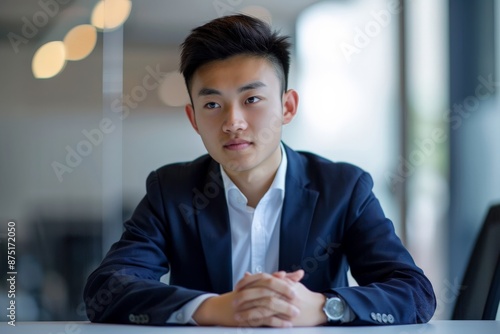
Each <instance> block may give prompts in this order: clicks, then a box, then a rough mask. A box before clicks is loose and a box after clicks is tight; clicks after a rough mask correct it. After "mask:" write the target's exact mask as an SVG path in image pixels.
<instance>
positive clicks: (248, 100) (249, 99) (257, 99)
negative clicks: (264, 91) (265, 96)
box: [245, 96, 260, 104]
mask: <svg viewBox="0 0 500 334" xmlns="http://www.w3.org/2000/svg"><path fill="white" fill-rule="evenodd" d="M259 101H260V98H258V97H257V96H251V97H249V98H248V99H247V100H246V101H245V103H249V104H253V103H257V102H259Z"/></svg>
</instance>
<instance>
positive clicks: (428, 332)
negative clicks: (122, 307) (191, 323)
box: [0, 320, 500, 334]
mask: <svg viewBox="0 0 500 334" xmlns="http://www.w3.org/2000/svg"><path fill="white" fill-rule="evenodd" d="M0 333H2V334H16V333H23V334H31V333H33V334H35V333H36V334H96V333H99V334H101V333H103V334H106V333H119V334H137V333H141V334H149V333H162V334H165V333H167V334H201V333H203V334H262V333H273V334H280V333H290V334H324V333H335V334H354V333H362V334H423V333H425V334H461V333H463V334H499V333H500V321H451V320H436V321H431V322H430V323H428V324H422V325H404V326H369V327H308V328H289V329H288V328H287V329H276V328H225V327H170V326H169V327H152V326H136V325H103V324H91V323H88V322H16V326H15V327H12V326H9V325H8V324H7V323H6V322H2V323H0Z"/></svg>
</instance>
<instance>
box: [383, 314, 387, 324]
mask: <svg viewBox="0 0 500 334" xmlns="http://www.w3.org/2000/svg"><path fill="white" fill-rule="evenodd" d="M382 322H383V323H384V324H386V323H387V314H385V313H384V314H382Z"/></svg>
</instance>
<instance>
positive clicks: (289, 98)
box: [283, 89, 299, 124]
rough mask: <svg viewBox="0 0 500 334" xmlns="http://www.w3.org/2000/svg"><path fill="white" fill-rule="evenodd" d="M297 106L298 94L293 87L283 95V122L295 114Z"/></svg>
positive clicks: (288, 120)
mask: <svg viewBox="0 0 500 334" xmlns="http://www.w3.org/2000/svg"><path fill="white" fill-rule="evenodd" d="M298 107H299V94H298V93H297V92H296V91H295V90H294V89H289V90H287V91H286V92H285V94H284V95H283V124H288V123H290V122H291V121H292V119H293V118H294V117H295V115H296V114H297V108H298Z"/></svg>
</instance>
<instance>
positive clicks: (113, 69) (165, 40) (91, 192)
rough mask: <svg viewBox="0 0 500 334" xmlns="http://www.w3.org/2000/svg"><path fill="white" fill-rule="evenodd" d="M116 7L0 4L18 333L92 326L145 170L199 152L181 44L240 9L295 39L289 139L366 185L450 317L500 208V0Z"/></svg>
mask: <svg viewBox="0 0 500 334" xmlns="http://www.w3.org/2000/svg"><path fill="white" fill-rule="evenodd" d="M106 2H107V5H106V4H105V5H104V11H103V12H99V6H102V5H100V4H99V3H100V1H98V0H64V1H63V0H30V1H28V0H26V1H18V0H2V2H1V3H0V237H1V238H0V247H1V254H2V255H1V257H2V260H1V268H0V269H1V280H2V283H0V308H1V309H4V310H5V307H6V305H7V302H8V299H7V290H6V284H5V282H6V281H5V274H6V272H7V271H8V270H7V264H6V254H7V244H6V241H7V238H6V236H7V235H6V231H7V223H8V222H9V221H11V220H14V221H15V222H16V227H17V238H16V247H17V249H16V257H17V263H16V266H17V271H18V276H17V282H16V283H17V287H16V289H17V290H16V305H17V307H18V308H17V320H20V321H21V320H79V319H85V316H84V312H83V306H82V300H81V295H82V290H83V285H84V282H85V280H86V277H87V275H88V274H89V273H90V272H91V271H92V270H93V269H94V268H95V267H96V266H97V265H98V263H99V262H100V260H101V259H102V256H103V254H105V252H106V251H107V250H108V249H109V247H110V245H111V244H112V243H113V242H114V241H115V240H117V239H118V238H119V236H120V233H121V230H122V222H123V220H124V219H127V218H128V217H129V216H130V214H131V211H132V210H133V209H134V207H135V206H136V205H137V203H138V202H139V200H140V199H141V197H142V196H143V195H144V193H145V185H144V184H145V179H146V177H147V175H148V173H149V172H150V171H151V170H154V169H156V168H158V167H160V166H162V165H164V164H167V163H171V162H177V161H186V160H192V159H194V158H195V157H197V156H199V155H201V154H204V153H205V149H204V147H203V145H202V143H201V140H200V139H199V138H198V136H197V135H196V133H195V132H194V131H193V130H192V129H191V127H190V125H189V123H188V121H187V119H186V117H185V115H184V111H183V107H182V105H183V103H185V101H186V95H185V90H184V88H183V82H182V80H181V79H180V76H179V74H178V73H177V72H176V71H177V69H178V64H179V44H180V43H182V41H183V39H184V38H185V37H186V36H187V34H188V33H189V31H190V30H191V29H192V28H193V27H196V26H198V25H201V24H203V23H205V22H207V21H209V20H211V19H213V18H216V17H219V16H222V15H227V14H231V13H234V12H244V13H249V14H251V15H255V16H258V17H260V18H263V19H265V20H267V21H269V22H271V23H272V25H273V26H274V27H275V28H276V29H279V30H281V31H282V32H283V33H286V34H289V35H290V36H291V38H292V42H293V45H294V46H293V65H292V69H291V74H290V86H291V87H293V88H295V89H297V90H298V92H299V94H300V98H301V100H300V109H299V114H298V116H297V117H296V119H295V120H294V122H292V124H290V125H288V126H287V127H286V128H285V133H284V138H283V139H284V141H285V142H286V143H287V144H288V145H290V146H292V147H293V148H295V149H299V150H308V151H312V152H315V153H318V154H321V155H323V156H325V157H327V158H329V159H331V160H334V161H348V162H351V163H354V164H357V165H359V166H360V167H362V168H364V169H365V170H367V171H368V172H370V173H371V174H372V176H373V178H374V181H375V189H374V191H375V193H376V195H377V197H378V198H379V199H380V201H381V203H382V206H383V207H384V210H385V211H386V214H387V216H388V217H389V218H390V219H391V220H392V221H393V222H394V224H395V226H396V229H397V232H398V234H399V235H400V237H401V239H402V240H403V241H404V243H405V244H406V245H407V247H408V248H409V249H410V251H411V252H412V254H413V255H414V257H415V260H416V262H417V263H418V264H419V265H420V266H421V267H422V268H423V269H424V271H425V272H426V274H427V275H428V276H429V277H430V279H431V281H432V283H433V285H434V288H435V292H436V296H437V298H438V309H437V311H436V314H435V317H434V318H435V319H448V318H449V317H450V312H451V309H452V308H453V304H454V301H455V298H456V296H457V294H458V292H459V291H460V289H461V288H462V287H461V279H462V276H463V272H464V269H465V266H466V263H467V261H468V257H469V254H470V251H471V248H472V246H473V243H474V241H475V238H476V235H477V233H478V231H479V228H480V225H481V223H482V221H483V218H484V215H485V214H486V210H487V208H488V207H489V206H490V205H491V204H493V203H498V202H500V172H499V171H500V131H499V128H500V98H499V92H498V91H499V89H500V87H499V82H500V24H499V21H500V20H499V18H500V1H498V0H496V1H495V0H483V1H473V0H418V1H417V0H414V1H413V0H411V1H410V0H407V1H405V0H401V1H399V0H330V1H315V0H304V1H285V0H277V1H263V0H214V1H212V0H209V1H199V0H198V1H197V0H187V1H186V0H183V1H162V0H148V1H139V0H133V1H120V0H107V1H106ZM106 6H107V10H106ZM122 6H123V7H122ZM111 8H112V10H110V9H111ZM99 13H101V16H102V15H104V17H108V16H109V14H110V13H112V14H113V15H111V17H109V18H108V19H109V20H111V21H112V23H113V24H112V26H111V23H110V26H105V27H102V20H101V21H100V20H99ZM93 15H94V19H93V20H92V19H91V18H92V17H93ZM111 21H109V22H111ZM106 22H108V21H106ZM91 23H92V24H94V25H93V26H88V25H89V24H91ZM80 25H86V26H84V27H83V28H81V27H80V28H78V29H76V30H72V29H74V28H75V27H78V26H80ZM100 25H101V28H98V29H96V28H93V27H95V26H97V27H99V26H100ZM102 28H103V29H102ZM70 31H72V34H68V32H70ZM94 31H97V33H95V32H94ZM55 41H64V42H65V44H63V43H61V42H59V43H51V44H49V45H48V46H47V43H50V42H55ZM75 41H76V43H75ZM94 42H95V45H94ZM75 44H76V46H77V48H76V49H71V50H70V46H71V47H74V46H75ZM64 45H67V46H66V47H64ZM51 48H52V49H51ZM44 54H45V55H44ZM44 57H46V58H44ZM79 58H82V59H79ZM77 59H79V60H77ZM47 62H48V63H47Z"/></svg>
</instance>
